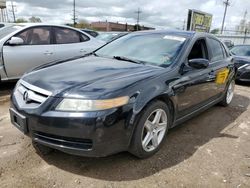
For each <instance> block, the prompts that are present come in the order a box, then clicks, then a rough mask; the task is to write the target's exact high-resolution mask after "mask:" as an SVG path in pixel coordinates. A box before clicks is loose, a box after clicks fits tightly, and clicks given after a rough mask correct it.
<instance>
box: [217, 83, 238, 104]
mask: <svg viewBox="0 0 250 188" xmlns="http://www.w3.org/2000/svg"><path fill="white" fill-rule="evenodd" d="M234 87H235V81H234V80H231V82H230V84H229V85H228V87H227V91H226V93H225V95H224V98H223V100H222V101H221V102H220V104H221V105H222V106H228V105H229V104H230V103H231V102H232V100H233V97H234Z"/></svg>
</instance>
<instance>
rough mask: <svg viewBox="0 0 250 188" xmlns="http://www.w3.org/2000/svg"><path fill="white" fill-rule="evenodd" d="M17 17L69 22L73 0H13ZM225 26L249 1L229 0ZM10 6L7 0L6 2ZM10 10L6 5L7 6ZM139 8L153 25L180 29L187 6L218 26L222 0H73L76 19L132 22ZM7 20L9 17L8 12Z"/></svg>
mask: <svg viewBox="0 0 250 188" xmlns="http://www.w3.org/2000/svg"><path fill="white" fill-rule="evenodd" d="M13 2H14V4H15V5H16V17H17V18H26V19H27V18H29V17H31V16H37V17H40V18H41V19H42V21H43V22H50V23H60V24H64V23H71V22H72V20H71V19H72V9H73V0H13ZM230 2H231V6H229V8H228V12H227V18H226V23H225V25H226V29H234V28H235V26H236V25H237V24H239V22H240V20H241V19H242V17H243V15H244V12H245V10H247V11H248V15H247V18H248V20H249V18H250V0H230ZM7 5H10V1H7ZM8 7H9V8H8V9H10V6H8ZM138 7H140V9H141V11H142V13H141V15H140V17H141V22H140V23H141V24H142V25H146V26H153V27H156V28H182V27H183V22H184V20H185V19H187V13H188V9H197V10H201V11H205V12H208V13H211V14H212V15H213V22H212V28H220V27H221V22H222V18H223V13H224V6H223V0H76V11H77V18H78V20H81V19H85V20H88V21H89V22H91V21H105V20H108V21H113V22H117V21H118V22H121V23H126V22H127V23H130V24H135V22H136V17H137V15H136V14H135V11H136V10H137V8H138ZM9 17H10V19H13V18H12V16H11V12H9Z"/></svg>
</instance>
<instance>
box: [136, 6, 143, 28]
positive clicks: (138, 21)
mask: <svg viewBox="0 0 250 188" xmlns="http://www.w3.org/2000/svg"><path fill="white" fill-rule="evenodd" d="M135 13H136V14H137V27H136V30H137V31H138V30H139V23H140V14H141V13H142V11H141V10H140V8H138V10H137V11H135Z"/></svg>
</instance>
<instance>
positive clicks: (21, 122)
mask: <svg viewBox="0 0 250 188" xmlns="http://www.w3.org/2000/svg"><path fill="white" fill-rule="evenodd" d="M10 119H11V123H12V124H13V125H14V126H15V127H16V128H18V129H19V130H20V131H22V132H23V133H24V134H27V133H28V127H27V118H26V117H25V116H23V115H22V114H20V113H18V112H17V111H15V110H14V109H12V108H11V109H10Z"/></svg>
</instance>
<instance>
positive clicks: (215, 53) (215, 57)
mask: <svg viewBox="0 0 250 188" xmlns="http://www.w3.org/2000/svg"><path fill="white" fill-rule="evenodd" d="M209 44H210V47H211V51H212V58H211V61H220V60H222V59H224V55H223V49H222V46H221V43H220V42H219V41H217V40H215V39H211V38H210V39H209Z"/></svg>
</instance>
